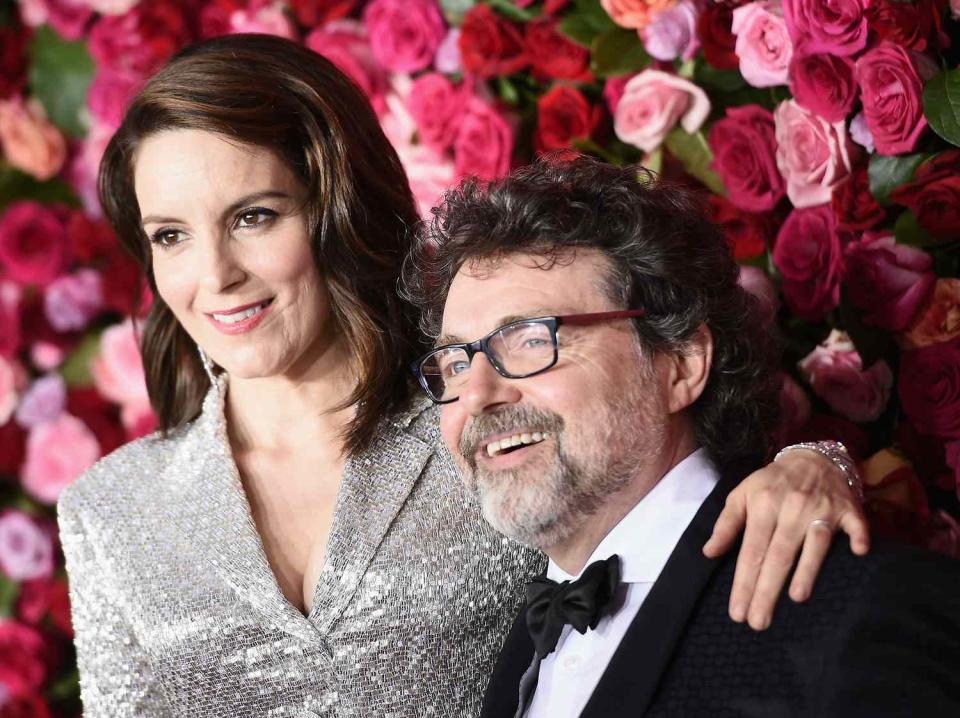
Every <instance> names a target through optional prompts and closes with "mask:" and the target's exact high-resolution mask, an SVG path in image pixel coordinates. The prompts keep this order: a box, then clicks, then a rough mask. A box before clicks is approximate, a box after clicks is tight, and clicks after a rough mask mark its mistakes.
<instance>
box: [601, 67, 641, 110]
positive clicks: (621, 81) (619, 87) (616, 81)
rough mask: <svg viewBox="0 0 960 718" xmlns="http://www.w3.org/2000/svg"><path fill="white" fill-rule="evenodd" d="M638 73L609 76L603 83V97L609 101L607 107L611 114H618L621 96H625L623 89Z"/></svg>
mask: <svg viewBox="0 0 960 718" xmlns="http://www.w3.org/2000/svg"><path fill="white" fill-rule="evenodd" d="M634 77H636V75H635V74H634V75H618V76H617V77H608V78H607V80H606V82H604V84H603V99H604V100H606V102H607V108H608V109H609V110H610V114H611V115H616V114H617V107H619V105H620V98H622V97H623V91H624V90H625V89H626V87H627V83H628V82H630V80H632V79H633V78H634Z"/></svg>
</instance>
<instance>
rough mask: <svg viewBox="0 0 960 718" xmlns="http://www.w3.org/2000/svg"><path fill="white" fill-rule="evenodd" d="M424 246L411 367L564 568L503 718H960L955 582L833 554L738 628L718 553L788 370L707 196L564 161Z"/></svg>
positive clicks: (534, 619) (925, 565)
mask: <svg viewBox="0 0 960 718" xmlns="http://www.w3.org/2000/svg"><path fill="white" fill-rule="evenodd" d="M424 246H425V247H426V246H429V251H424V252H421V253H420V254H419V255H417V256H415V257H413V258H412V259H411V261H410V263H409V265H410V267H411V269H412V270H413V269H414V268H415V271H410V272H408V293H409V294H410V295H411V296H412V298H413V299H414V300H416V301H418V302H419V304H420V306H421V310H422V312H423V317H424V324H425V328H426V329H428V330H429V331H432V333H433V335H434V336H437V341H436V348H435V349H434V350H433V351H431V352H429V353H428V354H427V355H425V356H424V357H423V358H422V359H421V360H420V361H419V362H417V364H416V365H415V367H414V370H415V372H416V374H417V375H418V378H419V380H420V382H421V385H422V386H423V388H424V389H425V390H426V391H427V393H428V394H430V396H431V398H433V399H434V400H435V401H437V402H438V403H442V404H443V407H442V409H441V430H442V433H443V437H444V440H445V442H446V443H447V445H448V447H449V448H450V450H451V451H452V453H453V455H454V458H455V459H456V460H457V463H458V464H459V466H460V468H461V471H462V473H463V476H464V480H465V481H466V482H467V484H468V486H469V487H470V488H471V489H472V490H473V492H474V493H475V494H476V496H477V499H478V501H479V502H480V505H481V507H482V510H483V513H484V516H485V517H486V518H487V520H488V521H490V523H491V524H492V525H493V526H494V527H495V528H497V529H498V530H500V531H501V532H502V533H504V534H506V535H508V536H511V537H513V538H515V539H518V540H520V541H522V542H524V543H527V544H530V545H532V546H536V547H538V548H540V549H542V550H543V551H544V552H545V553H546V554H547V555H548V556H549V558H550V563H549V568H548V570H547V575H546V577H545V578H543V579H539V580H538V581H535V582H534V583H533V584H531V585H530V587H529V588H528V599H529V600H528V605H527V607H526V609H525V610H524V611H523V612H522V613H521V614H520V616H519V617H518V619H517V621H516V623H515V625H514V627H513V630H512V631H511V633H510V634H509V636H508V638H507V640H506V643H505V645H504V647H503V651H502V653H501V656H500V660H499V662H498V664H497V667H496V669H495V672H494V674H493V677H492V679H491V681H490V684H489V687H488V690H487V695H486V698H485V703H484V715H485V716H496V717H497V718H499V717H501V716H504V717H506V716H526V717H527V718H543V717H544V716H549V717H550V718H561V717H563V716H576V715H581V714H582V715H584V716H605V717H606V716H619V715H623V716H641V715H643V716H722V715H731V716H734V715H735V716H764V717H766V716H834V715H836V716H841V715H842V716H892V715H903V716H908V715H909V716H919V715H960V682H958V680H957V678H956V670H957V665H960V626H958V616H960V568H958V566H960V564H958V563H957V562H954V561H951V560H949V559H946V558H942V557H937V556H934V555H932V554H929V553H925V552H921V551H917V550H912V549H907V548H900V547H881V548H879V549H878V550H875V551H874V552H873V553H872V554H871V555H870V556H869V557H867V558H866V559H863V558H858V559H856V560H855V559H854V558H853V555H852V554H851V552H850V550H849V548H848V547H845V546H844V547H840V546H835V547H834V548H833V549H832V550H831V552H830V553H829V555H828V556H827V559H826V562H825V565H824V566H823V569H822V572H821V574H820V577H819V579H818V585H817V591H815V592H814V595H813V597H812V599H811V600H810V602H809V603H807V604H803V605H800V604H795V603H792V602H790V601H785V600H782V601H780V603H779V604H778V607H777V617H776V620H775V621H773V624H772V626H771V627H770V628H769V629H768V630H767V631H765V632H760V633H757V632H754V631H750V630H748V629H746V628H745V627H744V626H742V625H740V624H737V623H734V622H733V621H731V620H729V618H728V617H727V613H726V597H727V596H728V595H729V592H730V586H731V582H732V577H733V572H734V562H733V561H732V560H730V559H728V558H724V559H720V560H719V561H715V560H710V559H707V558H705V557H704V556H703V554H702V553H701V550H700V547H701V546H702V545H703V543H704V541H705V540H706V539H707V537H708V536H709V535H710V530H711V527H712V524H713V522H714V520H715V519H716V517H717V515H718V514H719V513H720V511H721V509H722V507H723V503H724V499H725V497H726V494H727V493H728V492H729V491H730V490H731V488H732V487H733V486H734V485H735V484H736V483H737V481H739V479H740V478H742V477H743V476H744V475H745V474H746V473H747V472H749V471H750V470H752V469H753V468H754V467H755V466H756V465H757V464H758V462H759V461H760V460H761V459H762V458H763V457H764V455H765V454H766V452H767V449H768V436H769V434H770V433H771V429H772V427H773V426H774V425H775V418H776V413H777V412H776V408H777V381H776V379H775V376H776V375H775V373H774V368H775V355H774V353H773V351H772V350H771V346H770V340H769V338H768V336H767V332H766V330H765V329H764V327H763V325H762V323H761V322H760V321H758V318H757V317H758V314H757V310H758V307H757V305H756V303H755V302H754V300H753V299H752V298H751V297H750V296H749V295H748V294H746V293H745V292H744V291H742V290H741V289H740V287H739V286H738V284H737V267H736V265H735V264H734V262H733V261H732V259H731V258H730V254H729V251H728V249H727V247H726V244H725V242H724V240H723V238H722V237H721V236H720V235H719V233H718V232H717V230H716V229H715V228H714V227H712V226H711V225H710V224H709V222H708V221H707V220H706V219H705V217H704V215H703V213H702V211H701V210H700V208H699V206H698V204H697V203H696V201H694V199H693V198H692V197H691V196H690V195H689V193H687V192H686V191H684V190H682V189H679V188H671V187H668V186H663V185H661V184H659V183H657V182H656V181H654V180H653V179H651V178H650V177H648V176H645V175H642V176H641V179H640V181H638V180H637V172H636V170H631V169H618V168H614V167H611V166H609V165H604V164H602V163H599V162H595V161H592V160H588V159H585V158H579V159H567V160H557V159H553V160H548V161H542V162H540V163H538V164H536V165H534V166H531V167H528V168H524V169H523V170H520V171H518V172H517V173H515V174H514V175H513V176H511V177H509V178H506V179H504V180H501V181H496V182H493V183H491V184H489V185H487V186H481V185H479V184H478V183H472V182H470V183H467V184H465V185H464V186H462V187H461V188H460V189H459V190H457V191H454V192H451V193H448V195H447V197H446V201H445V203H444V205H443V206H442V207H441V208H440V209H439V210H437V214H436V217H435V219H434V221H433V223H432V224H431V226H430V227H429V229H428V230H426V232H425V237H424ZM815 523H816V522H815Z"/></svg>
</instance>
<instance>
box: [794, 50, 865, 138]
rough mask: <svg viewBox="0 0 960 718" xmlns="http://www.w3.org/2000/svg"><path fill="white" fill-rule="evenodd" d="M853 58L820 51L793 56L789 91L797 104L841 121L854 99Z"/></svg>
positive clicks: (855, 97)
mask: <svg viewBox="0 0 960 718" xmlns="http://www.w3.org/2000/svg"><path fill="white" fill-rule="evenodd" d="M853 70H854V65H853V60H851V59H849V58H847V57H837V56H836V55H826V54H823V53H815V54H812V55H810V54H802V55H794V56H793V62H791V63H790V91H791V92H792V93H793V95H794V97H795V98H796V100H797V103H798V104H799V105H802V106H803V107H805V108H807V109H808V110H810V111H811V112H814V113H816V114H818V115H820V117H822V118H823V119H825V120H826V121H827V122H842V121H843V120H844V118H846V116H847V115H849V114H850V111H851V110H852V109H853V104H854V102H856V100H857V93H858V91H859V87H858V85H857V83H856V80H854V77H853Z"/></svg>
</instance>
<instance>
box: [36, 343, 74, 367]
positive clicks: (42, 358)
mask: <svg viewBox="0 0 960 718" xmlns="http://www.w3.org/2000/svg"><path fill="white" fill-rule="evenodd" d="M65 357H66V352H65V351H64V349H63V347H60V346H57V345H56V344H54V343H53V342H47V341H42V340H41V341H38V342H34V343H33V345H32V346H31V347H30V361H32V362H33V365H34V366H35V367H36V368H37V369H39V370H40V371H52V370H53V369H56V368H57V367H58V366H60V365H61V364H62V363H63V360H64V358H65Z"/></svg>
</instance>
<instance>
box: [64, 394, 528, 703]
mask: <svg viewBox="0 0 960 718" xmlns="http://www.w3.org/2000/svg"><path fill="white" fill-rule="evenodd" d="M225 391H226V386H225V383H224V382H223V381H221V383H220V386H219V387H217V388H214V389H213V390H211V392H210V394H209V395H208V396H207V398H206V401H205V403H204V409H203V413H202V415H201V416H200V417H199V418H198V419H197V420H196V421H195V422H194V423H193V424H191V425H189V426H187V427H184V428H182V429H181V430H179V431H178V432H176V433H175V434H173V435H172V436H170V437H168V438H167V439H161V438H159V437H156V436H154V437H148V438H145V439H141V440H139V441H136V442H133V443H132V444H129V445H127V446H125V447H123V448H121V449H119V450H118V451H116V452H115V453H113V454H112V455H110V456H109V457H107V458H105V459H104V460H102V461H101V462H99V463H98V464H97V465H96V466H94V467H93V468H92V469H91V470H90V471H89V472H88V473H87V474H86V475H84V476H83V477H82V478H81V479H79V480H78V481H77V482H76V483H75V484H74V485H73V486H71V487H70V488H69V489H68V490H67V491H66V492H65V493H64V495H63V496H62V498H61V500H60V504H59V520H60V531H61V538H62V541H63V546H64V551H65V553H66V556H67V570H68V573H69V578H70V598H71V602H72V608H73V621H74V628H75V631H76V646H77V653H78V660H79V664H80V684H81V694H82V698H83V703H84V715H85V716H86V718H100V717H103V718H122V717H123V716H148V717H150V716H204V717H205V716H363V717H365V718H367V717H371V716H383V717H384V718H386V717H390V716H397V717H399V716H475V715H477V714H478V713H479V707H480V700H481V697H482V693H483V689H484V687H485V686H486V681H487V678H488V676H489V674H490V671H491V670H492V667H493V663H494V660H495V658H496V655H497V653H498V651H499V649H500V646H501V644H502V642H503V638H504V636H505V635H506V631H507V630H508V628H509V625H510V623H511V622H512V619H513V616H514V614H515V613H516V611H517V610H518V608H519V605H520V603H521V601H522V589H523V584H524V582H525V581H527V580H528V579H529V578H531V577H532V576H533V575H535V574H536V573H538V572H539V571H541V570H542V568H543V559H542V557H541V556H540V555H539V554H537V553H535V552H533V551H530V550H529V549H525V548H523V547H522V546H519V545H518V544H516V543H514V542H512V541H510V540H508V539H505V538H503V537H501V536H499V535H498V534H497V533H496V532H494V531H493V530H492V529H491V528H489V527H488V526H487V525H486V524H485V523H484V521H483V519H482V518H481V516H480V513H479V510H478V509H477V507H476V506H475V505H474V504H473V502H471V500H470V499H469V498H468V497H467V496H466V494H465V492H464V491H463V489H462V488H461V484H460V480H459V478H458V477H457V476H456V473H455V470H454V467H453V464H452V462H451V460H450V457H449V454H448V453H447V451H446V450H445V448H444V447H443V446H442V443H441V441H440V437H439V430H438V428H437V415H436V410H435V409H433V408H427V407H425V406H424V405H422V404H421V405H419V406H418V407H417V408H415V409H414V410H412V411H410V412H408V413H406V414H403V415H398V416H396V417H393V418H392V419H391V420H389V421H385V422H384V423H383V425H382V430H381V431H380V434H379V436H378V438H377V439H376V441H375V442H374V443H373V445H372V446H371V447H370V448H369V449H368V450H367V451H366V452H364V453H362V454H360V455H357V456H355V457H353V458H351V459H350V460H349V461H348V464H347V468H346V471H345V473H344V479H343V485H342V487H341V489H340V493H339V496H338V499H337V506H336V509H335V514H334V520H333V526H332V529H331V533H330V537H329V540H328V545H327V559H326V563H325V565H324V568H323V571H322V573H321V576H320V579H319V581H318V584H317V588H316V592H315V595H314V606H313V610H312V611H311V613H310V615H309V616H306V617H304V616H303V615H302V614H301V613H300V612H299V611H298V610H297V609H296V608H295V607H293V606H292V605H291V604H290V603H289V602H287V600H286V599H285V598H284V597H283V594H282V593H281V592H280V589H279V587H278V585H277V582H276V579H275V578H274V576H273V574H272V573H271V571H270V568H269V565H268V563H267V559H266V556H265V554H264V552H263V547H262V544H261V542H260V539H259V536H258V534H257V531H256V528H255V525H254V523H253V519H252V517H251V515H250V510H249V506H248V503H247V501H246V498H245V495H244V493H243V489H242V487H241V484H240V479H239V476H238V474H237V469H236V465H235V464H234V462H233V460H232V458H231V456H230V451H229V444H228V442H227V438H226V425H225V421H224V417H223V400H222V397H223V396H224V394H225Z"/></svg>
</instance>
